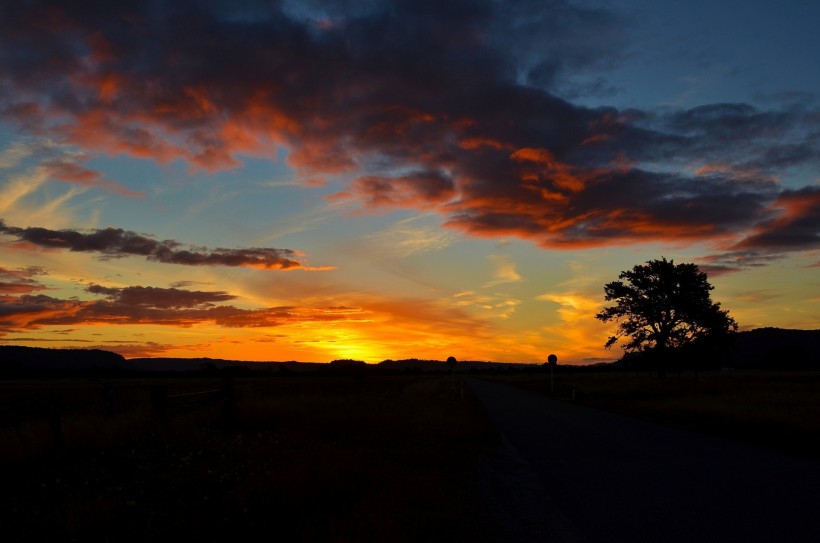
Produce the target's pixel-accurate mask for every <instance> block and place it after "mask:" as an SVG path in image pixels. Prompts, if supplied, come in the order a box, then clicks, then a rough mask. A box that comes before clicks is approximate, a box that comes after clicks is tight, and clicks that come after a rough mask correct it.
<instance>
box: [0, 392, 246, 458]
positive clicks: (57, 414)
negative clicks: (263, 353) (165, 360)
mask: <svg viewBox="0 0 820 543" xmlns="http://www.w3.org/2000/svg"><path fill="white" fill-rule="evenodd" d="M41 390H42V389H41ZM102 392H103V394H102V401H101V402H100V401H99V400H97V401H91V402H88V401H86V402H81V403H80V404H77V403H76V402H74V403H71V405H68V403H67V402H66V401H65V398H64V396H63V394H62V393H61V391H60V390H59V389H57V388H50V389H48V390H47V392H46V393H45V395H44V394H43V393H42V392H40V394H38V395H37V396H38V397H35V398H34V399H31V398H29V399H26V398H25V397H24V396H25V395H24V394H19V393H16V394H11V395H10V396H9V397H7V398H6V399H5V401H4V402H2V405H0V428H3V427H5V428H12V429H14V430H16V431H18V432H19V431H20V429H21V426H22V424H23V422H27V421H32V420H40V421H42V420H46V421H47V423H48V429H49V434H50V439H51V442H52V444H53V446H54V448H55V449H60V448H61V447H62V446H63V441H64V440H63V438H64V435H63V430H64V428H63V426H64V425H63V421H64V418H65V415H66V413H67V412H70V411H77V410H78V409H86V410H90V411H94V410H99V409H100V407H102V411H103V412H104V413H105V414H106V415H107V416H110V417H113V416H115V415H117V414H118V413H120V412H121V407H120V401H119V388H118V387H117V386H116V385H114V384H112V383H105V384H104V385H103V390H102ZM214 405H219V406H221V409H220V412H221V416H222V419H223V421H224V422H232V421H234V419H235V417H236V395H235V393H234V382H233V378H232V377H225V378H223V379H222V383H221V386H220V387H219V388H209V389H205V390H195V391H191V392H182V393H176V394H169V393H168V385H166V384H161V385H152V386H151V387H150V415H149V416H150V419H151V420H152V421H153V422H154V423H156V424H158V425H160V426H162V425H165V424H166V423H167V422H168V420H169V419H170V418H171V417H173V416H174V415H176V414H179V413H183V412H190V411H194V410H197V409H201V408H204V407H207V406H214ZM97 412H99V411H97Z"/></svg>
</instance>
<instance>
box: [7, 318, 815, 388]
mask: <svg viewBox="0 0 820 543" xmlns="http://www.w3.org/2000/svg"><path fill="white" fill-rule="evenodd" d="M652 356H654V355H653V354H652V353H651V352H647V353H637V354H630V355H626V356H624V357H622V358H621V359H619V360H617V361H614V362H604V363H596V364H588V365H566V364H559V365H558V367H557V368H556V369H557V370H558V371H563V372H572V371H651V370H652V369H653V367H655V366H654V362H655V361H654V360H653V359H652ZM665 356H666V357H667V360H666V365H667V368H668V369H669V370H671V371H675V370H678V371H686V370H710V369H721V368H723V369H726V368H732V369H758V370H777V371H791V370H795V371H798V370H820V330H787V329H780V328H759V329H755V330H750V331H746V332H740V333H737V334H735V337H734V342H733V345H731V346H730V347H728V348H725V347H724V348H718V349H716V348H714V346H712V345H710V344H708V343H707V342H694V343H692V344H690V345H687V346H685V347H683V348H680V349H676V350H670V351H667V352H666V353H665ZM455 371H458V372H470V373H519V372H529V373H537V372H542V371H547V367H546V365H545V364H532V363H501V362H485V361H476V360H471V361H459V362H458V363H457V365H456V368H455ZM305 372H309V373H313V374H317V375H352V376H365V375H376V374H380V375H384V374H422V373H445V372H450V368H449V366H448V365H447V363H446V361H443V360H424V359H417V358H410V359H402V360H391V359H388V360H384V361H382V362H379V363H378V364H365V362H363V361H361V360H351V359H340V360H334V361H332V362H330V363H329V364H328V363H320V362H296V361H284V362H246V361H236V360H223V359H214V358H134V359H130V360H126V359H125V358H124V357H123V356H121V355H119V354H116V353H113V352H109V351H104V350H100V349H47V348H40V347H21V346H13V345H0V378H20V377H46V376H47V377H61V376H78V375H83V376H123V377H125V376H129V375H135V376H136V375H138V376H149V375H163V376H169V375H174V374H180V375H202V376H225V375H234V376H242V375H246V376H251V375H267V376H271V375H277V376H283V377H285V376H289V375H298V374H304V373H305Z"/></svg>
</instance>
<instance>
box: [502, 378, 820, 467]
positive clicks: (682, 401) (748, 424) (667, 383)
mask: <svg viewBox="0 0 820 543" xmlns="http://www.w3.org/2000/svg"><path fill="white" fill-rule="evenodd" d="M492 379H493V380H497V381H501V382H506V383H509V384H511V385H514V386H518V387H521V388H525V389H528V390H532V391H534V392H537V393H539V394H549V391H550V381H549V379H550V378H549V374H548V373H533V374H530V375H527V374H523V373H522V374H512V375H504V376H494V377H492ZM573 387H574V389H575V401H576V402H578V403H581V404H584V405H589V406H593V407H596V408H600V409H606V410H610V411H615V412H619V413H624V414H627V415H630V416H634V417H638V418H643V419H647V420H653V421H657V422H661V423H664V424H668V425H672V426H677V427H681V428H686V429H689V430H693V431H697V432H702V433H706V434H710V435H717V436H722V437H726V438H729V439H731V440H734V441H737V442H742V443H747V444H751V445H755V446H760V447H766V448H770V449H774V450H779V451H782V452H786V453H789V454H794V455H799V456H803V457H809V458H814V459H820V372H768V371H713V372H698V373H695V372H682V373H672V374H669V375H667V376H666V377H663V378H658V377H657V375H656V374H649V373H646V372H642V373H639V374H638V373H634V372H633V373H625V372H624V373H621V372H589V371H586V372H572V373H569V372H560V373H556V374H555V393H554V396H556V397H558V398H561V399H564V400H567V401H572V400H571V398H572V395H573Z"/></svg>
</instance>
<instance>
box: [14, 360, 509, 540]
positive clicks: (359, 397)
mask: <svg viewBox="0 0 820 543" xmlns="http://www.w3.org/2000/svg"><path fill="white" fill-rule="evenodd" d="M157 383H161V384H163V385H166V386H167V387H168V391H169V393H170V394H179V393H184V392H191V391H197V390H203V389H214V388H219V386H220V381H219V380H218V379H210V380H209V379H158V380H137V379H122V380H118V381H106V382H105V383H104V382H102V381H99V380H90V379H76V380H58V381H5V382H0V406H2V407H4V408H5V413H6V419H7V420H6V421H5V423H4V425H3V426H2V427H0V460H1V461H2V462H0V476H2V481H3V484H2V490H1V491H0V492H1V493H2V494H0V511H2V513H0V533H2V534H3V540H4V541H33V540H37V539H42V538H43V537H44V536H48V535H50V536H52V537H54V536H56V537H59V538H60V540H67V541H72V540H73V541H92V540H110V541H155V540H167V539H172V538H173V539H180V540H185V541H196V540H203V539H212V538H214V537H220V536H224V537H231V538H236V537H241V536H250V535H257V536H258V535H260V534H262V535H264V534H269V535H270V537H271V538H272V539H276V540H282V541H306V540H309V541H316V540H319V541H419V540H425V539H427V540H429V539H435V540H444V539H448V540H462V539H470V540H476V541H488V540H492V539H494V538H495V536H494V535H493V533H494V532H493V530H494V529H495V528H494V527H493V526H492V525H491V524H492V521H491V520H490V518H489V517H490V516H491V515H488V514H487V507H488V500H487V499H486V496H484V495H483V490H482V489H481V488H479V486H480V484H481V483H480V480H481V476H480V474H479V473H478V470H479V469H480V464H481V462H483V461H484V460H485V459H486V458H487V457H488V456H491V455H492V454H493V451H494V450H495V447H496V446H497V443H498V441H497V439H498V436H497V434H496V433H495V432H494V431H493V429H492V428H491V426H490V425H489V423H488V421H487V420H486V418H485V417H484V415H483V412H482V411H481V409H480V407H479V406H478V405H477V404H476V402H475V401H474V400H473V399H472V398H471V397H470V395H469V392H467V394H466V397H465V398H464V399H462V398H461V395H460V394H453V389H452V383H451V381H450V379H449V376H447V377H444V376H435V375H434V376H366V377H364V378H344V377H328V376H325V377H315V376H314V377H303V376H291V377H279V378H277V377H273V378H248V379H237V380H236V381H235V384H234V388H235V397H236V399H237V405H236V417H235V418H234V419H233V420H225V419H224V417H223V415H222V412H221V407H220V405H219V404H215V405H213V406H206V407H201V408H197V409H193V410H189V411H187V412H174V411H173V410H172V412H170V413H169V416H168V418H167V421H166V422H165V423H162V422H159V421H157V420H156V418H155V417H154V416H153V415H152V411H151V395H150V394H151V393H150V390H151V388H150V387H151V386H152V385H156V384H157ZM106 384H109V385H110V384H114V385H116V406H115V407H116V410H115V411H114V412H113V413H110V412H109V410H110V409H109V408H110V406H111V402H108V403H106V402H105V401H104V397H105V385H106ZM52 390H56V391H57V394H58V395H59V402H60V405H61V413H62V416H61V435H62V443H61V444H60V446H59V447H57V445H56V444H55V442H54V439H53V437H54V436H53V435H52V431H51V426H50V424H49V409H48V405H49V402H52V401H54V400H53V398H54V394H55V393H54V392H51V391H52ZM110 390H111V389H110V388H109V394H110ZM9 413H11V415H9ZM15 413H16V414H15ZM15 417H16V418H15ZM10 418H11V419H14V420H9V419H10ZM465 519H470V521H469V522H466V521H465Z"/></svg>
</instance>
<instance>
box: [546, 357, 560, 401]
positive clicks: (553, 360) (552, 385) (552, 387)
mask: <svg viewBox="0 0 820 543" xmlns="http://www.w3.org/2000/svg"><path fill="white" fill-rule="evenodd" d="M547 362H549V365H550V394H555V366H557V365H558V357H557V356H555V355H554V354H551V355H549V356H548V357H547Z"/></svg>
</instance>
